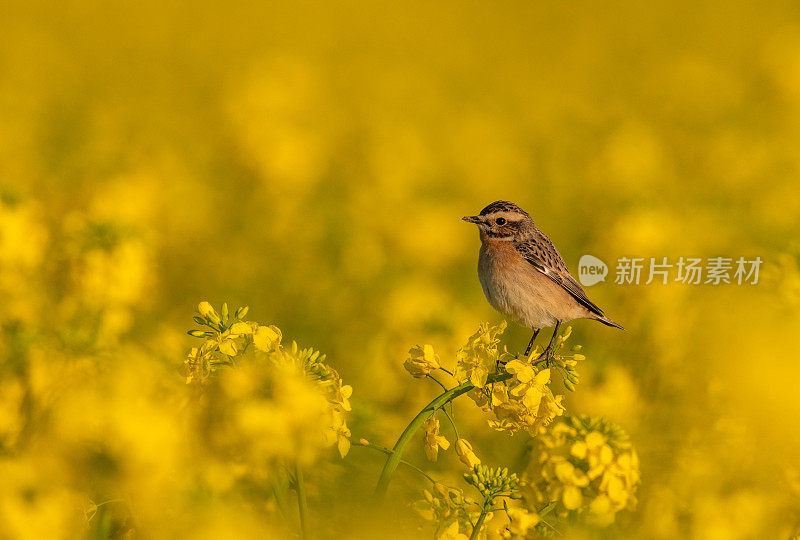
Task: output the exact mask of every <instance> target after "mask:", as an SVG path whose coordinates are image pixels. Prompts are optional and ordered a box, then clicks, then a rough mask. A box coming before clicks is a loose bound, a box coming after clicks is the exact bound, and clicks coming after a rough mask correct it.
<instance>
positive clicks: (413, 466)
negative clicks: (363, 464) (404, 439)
mask: <svg viewBox="0 0 800 540" xmlns="http://www.w3.org/2000/svg"><path fill="white" fill-rule="evenodd" d="M353 446H363V447H364V448H370V449H372V450H377V451H378V452H381V453H383V454H386V455H387V456H391V455H392V451H391V450H389V449H388V448H384V447H383V446H378V445H377V444H372V443H370V444H362V443H360V442H354V443H353ZM400 463H402V464H403V465H405V466H406V467H409V468H410V469H414V470H415V471H417V472H418V473H419V474H421V475H422V476H424V477H425V478H427V479H428V480H429V481H430V483H431V484H435V483H436V480H435V479H434V478H433V477H432V476H431V475H429V474H428V473H426V472H425V471H423V470H422V469H420V468H419V467H417V466H416V465H414V464H411V463H409V462H408V461H405V460H402V459H401V460H400Z"/></svg>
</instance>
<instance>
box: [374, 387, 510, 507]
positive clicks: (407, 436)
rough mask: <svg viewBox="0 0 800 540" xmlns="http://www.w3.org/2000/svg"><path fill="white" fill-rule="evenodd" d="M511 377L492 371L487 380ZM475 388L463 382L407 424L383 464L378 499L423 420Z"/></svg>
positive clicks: (376, 489) (429, 404) (382, 494)
mask: <svg viewBox="0 0 800 540" xmlns="http://www.w3.org/2000/svg"><path fill="white" fill-rule="evenodd" d="M510 378H511V374H510V373H506V372H501V373H492V374H491V375H490V376H489V378H488V379H487V381H486V382H487V384H489V383H493V382H498V381H504V380H506V379H510ZM473 388H475V385H474V384H472V383H471V382H469V381H467V382H464V383H461V384H460V385H458V386H456V387H455V388H451V389H450V390H448V391H447V392H444V393H443V394H441V395H440V396H438V397H437V398H435V399H434V400H433V401H431V402H430V403H428V404H427V405H426V406H425V408H423V409H422V410H421V411H420V412H419V414H417V416H415V417H414V419H413V420H411V423H410V424H408V426H406V429H405V430H404V431H403V433H402V434H401V435H400V438H398V439H397V442H396V443H395V444H394V447H393V448H392V454H391V455H390V456H389V457H388V458H387V460H386V463H385V464H384V466H383V470H382V471H381V476H380V478H379V479H378V485H377V486H376V487H375V496H376V497H377V498H378V499H381V498H383V496H384V495H385V494H386V490H387V488H388V487H389V482H390V481H391V479H392V474H394V471H395V469H397V466H398V465H399V464H400V461H401V460H402V459H403V451H404V450H405V448H406V445H407V444H408V442H409V441H410V440H411V438H412V437H413V436H414V433H416V432H417V430H418V429H419V428H420V426H422V424H423V422H425V420H427V419H428V417H430V415H431V414H432V413H434V412H435V411H436V410H437V409H439V408H441V407H443V406H444V405H445V404H447V403H448V402H450V401H451V400H453V399H455V398H457V397H458V396H460V395H462V394H466V393H467V392H469V391H470V390H472V389H473Z"/></svg>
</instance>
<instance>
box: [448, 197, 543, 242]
mask: <svg viewBox="0 0 800 540" xmlns="http://www.w3.org/2000/svg"><path fill="white" fill-rule="evenodd" d="M461 219H463V220H464V221H468V222H470V223H474V224H475V225H477V226H478V230H480V233H481V240H484V241H485V240H487V239H489V240H513V239H514V238H516V237H517V236H518V235H519V234H520V233H522V232H523V231H525V230H526V229H527V228H529V227H531V226H533V219H531V216H530V215H528V213H527V212H526V211H525V210H523V209H522V208H520V207H519V206H517V205H516V204H514V203H512V202H508V201H495V202H493V203H492V204H490V205H489V206H487V207H486V208H484V209H483V210H481V213H480V214H478V215H477V216H466V217H463V218H461Z"/></svg>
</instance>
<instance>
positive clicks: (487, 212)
mask: <svg viewBox="0 0 800 540" xmlns="http://www.w3.org/2000/svg"><path fill="white" fill-rule="evenodd" d="M463 219H464V220H465V221H469V222H470V223H475V224H476V225H478V229H479V231H480V237H481V248H480V252H479V256H478V277H479V278H480V281H481V286H482V287H483V292H484V294H485V295H486V299H487V300H488V301H489V303H490V304H491V305H492V306H494V308H495V309H497V310H498V311H500V312H501V313H503V314H505V315H507V316H509V317H511V318H512V319H513V320H514V321H516V322H518V323H519V324H521V325H523V326H527V327H528V328H532V329H533V332H534V333H533V337H532V338H531V341H530V343H529V344H528V348H527V350H526V351H525V354H526V355H527V354H528V353H530V350H531V348H532V347H533V342H534V340H535V339H536V336H537V334H538V333H539V330H540V329H541V328H544V327H550V326H553V327H555V329H554V330H553V337H552V338H551V339H550V344H549V345H548V346H547V348H546V349H545V351H544V352H543V353H542V357H544V358H548V357H549V355H550V354H551V353H552V349H553V343H554V340H555V336H556V334H557V333H558V327H559V326H560V325H561V323H563V322H566V321H571V320H573V319H593V320H596V321H600V322H601V323H603V324H606V325H608V326H614V327H616V328H620V329H621V328H622V327H621V326H620V325H618V324H617V323H615V322H614V321H612V320H611V319H609V318H608V317H606V316H605V315H603V311H602V310H601V309H600V308H599V307H597V306H596V305H595V304H593V303H592V302H591V301H590V300H589V298H588V297H587V296H586V293H585V292H584V290H583V288H581V286H580V284H579V283H578V282H577V281H576V280H575V278H573V277H572V275H571V274H570V273H569V270H568V269H567V265H566V264H565V263H564V259H563V258H562V257H561V254H560V253H559V252H558V250H557V249H556V248H555V246H554V245H553V243H552V242H551V241H550V239H549V238H548V237H547V236H546V235H545V234H544V233H543V232H542V231H540V230H539V229H537V228H536V225H534V223H533V219H532V218H531V216H530V215H529V214H528V213H527V212H525V211H524V210H522V209H521V208H520V207H519V206H517V205H516V204H514V203H512V202H509V201H495V202H493V203H492V204H490V205H489V206H487V207H486V208H484V209H483V210H481V213H480V214H479V215H477V216H467V217H465V218H463Z"/></svg>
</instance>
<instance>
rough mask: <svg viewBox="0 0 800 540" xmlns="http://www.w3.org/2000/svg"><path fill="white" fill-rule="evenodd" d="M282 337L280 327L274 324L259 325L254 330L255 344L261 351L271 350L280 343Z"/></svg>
mask: <svg viewBox="0 0 800 540" xmlns="http://www.w3.org/2000/svg"><path fill="white" fill-rule="evenodd" d="M281 338H282V336H281V331H280V330H279V329H278V327H276V326H273V325H269V326H259V327H258V328H257V329H256V330H255V331H254V332H253V345H255V346H256V349H258V350H259V351H264V352H270V351H272V350H274V349H275V348H277V347H278V345H280V343H281Z"/></svg>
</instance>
